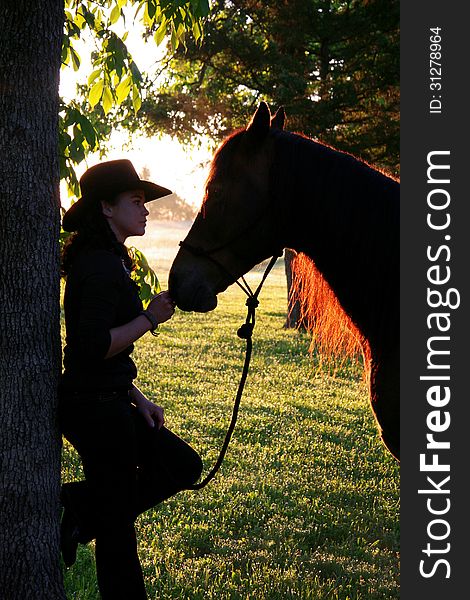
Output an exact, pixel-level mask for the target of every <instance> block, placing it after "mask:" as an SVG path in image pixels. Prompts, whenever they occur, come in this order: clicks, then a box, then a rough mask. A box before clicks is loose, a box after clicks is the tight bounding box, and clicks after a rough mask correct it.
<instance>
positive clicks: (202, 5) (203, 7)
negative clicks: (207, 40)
mask: <svg viewBox="0 0 470 600" xmlns="http://www.w3.org/2000/svg"><path fill="white" fill-rule="evenodd" d="M209 10H210V9H209V0H199V13H200V15H201V17H207V15H208V14H209Z"/></svg>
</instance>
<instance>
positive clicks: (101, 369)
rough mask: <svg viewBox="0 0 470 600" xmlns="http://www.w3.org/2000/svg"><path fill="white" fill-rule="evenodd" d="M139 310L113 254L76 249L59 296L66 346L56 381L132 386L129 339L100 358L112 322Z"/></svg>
mask: <svg viewBox="0 0 470 600" xmlns="http://www.w3.org/2000/svg"><path fill="white" fill-rule="evenodd" d="M141 310H142V302H141V300H140V298H139V295H138V288H137V285H136V284H135V283H134V282H133V281H132V280H131V278H130V277H129V275H128V274H127V272H126V271H125V269H124V265H123V263H122V260H121V258H120V257H119V256H117V255H116V254H114V253H113V252H111V251H109V250H90V251H87V252H83V253H82V254H80V255H79V256H78V257H77V258H76V259H75V260H74V262H73V264H72V266H71V268H70V271H69V273H68V275H67V282H66V285H65V295H64V311H65V326H66V346H65V348H64V372H63V375H62V380H61V385H62V386H63V387H65V388H67V389H73V390H83V391H85V390H109V389H113V388H123V387H128V388H130V387H131V386H132V381H133V379H135V377H136V376H137V369H136V366H135V364H134V361H133V360H132V359H131V357H130V355H131V353H132V350H133V349H134V346H133V344H131V345H130V346H128V347H127V348H125V349H124V350H122V351H121V352H120V353H119V354H116V355H115V356H112V357H111V358H106V359H105V356H106V354H107V352H108V350H109V346H110V344H111V334H110V332H109V330H110V329H112V328H113V327H119V326H120V325H124V324H125V323H128V322H129V321H132V319H135V318H136V317H137V316H138V314H139V313H140V311H141Z"/></svg>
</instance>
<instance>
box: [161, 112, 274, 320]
mask: <svg viewBox="0 0 470 600" xmlns="http://www.w3.org/2000/svg"><path fill="white" fill-rule="evenodd" d="M284 118H285V116H284V110H283V109H279V110H278V111H277V113H276V115H275V116H274V117H273V118H271V114H270V112H269V108H268V106H267V105H266V104H265V103H261V104H260V106H259V108H258V110H257V111H256V113H255V114H254V116H253V118H252V120H251V122H250V124H249V125H248V127H247V128H246V129H244V130H241V131H238V132H236V133H234V134H232V135H231V136H230V137H228V138H227V139H226V140H225V141H224V142H223V143H222V145H221V146H220V148H219V149H218V150H217V152H216V153H215V155H214V158H213V160H212V163H211V167H210V172H209V177H208V179H207V182H206V191H205V197H204V200H203V203H202V207H201V210H200V211H199V214H198V216H197V217H196V220H195V221H194V224H193V226H192V227H191V230H190V231H189V233H188V236H187V237H186V240H185V241H184V242H183V243H182V247H181V249H180V250H179V252H178V254H177V256H176V258H175V261H174V263H173V265H172V267H171V271H170V276H169V288H170V293H171V295H172V297H173V298H174V299H175V301H176V303H177V305H178V306H179V307H180V308H181V309H182V310H195V311H199V312H206V311H209V310H213V309H214V308H215V307H216V306H217V294H218V293H219V292H222V291H224V290H225V289H226V288H227V287H228V286H229V285H231V284H232V283H233V282H234V281H236V280H237V279H238V278H239V277H240V276H241V275H244V274H245V273H247V272H248V271H249V270H250V269H251V268H252V267H253V266H254V265H256V264H257V263H259V262H261V261H262V260H264V259H265V258H267V257H269V256H270V255H272V254H273V253H274V252H275V251H278V250H279V249H280V242H279V240H278V239H277V235H276V234H277V232H278V229H279V227H278V223H277V222H276V216H275V214H274V209H273V207H272V205H271V204H270V164H271V162H272V154H273V142H272V137H273V136H272V130H273V129H282V127H283V125H284Z"/></svg>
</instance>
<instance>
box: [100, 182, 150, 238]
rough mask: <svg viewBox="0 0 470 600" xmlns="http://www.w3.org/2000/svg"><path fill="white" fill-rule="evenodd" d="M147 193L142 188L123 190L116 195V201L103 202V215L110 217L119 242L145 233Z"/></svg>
mask: <svg viewBox="0 0 470 600" xmlns="http://www.w3.org/2000/svg"><path fill="white" fill-rule="evenodd" d="M144 203H145V195H144V192H143V191H142V190H131V191H129V192H122V193H121V194H119V195H118V196H116V203H115V204H113V205H111V204H108V203H107V202H102V203H101V204H102V206H103V215H104V216H105V217H106V218H107V219H108V223H109V226H110V227H111V229H112V230H113V232H114V234H115V235H116V238H117V239H118V241H119V242H122V243H124V242H125V241H126V239H127V238H128V237H131V236H133V235H144V233H145V225H146V223H147V215H148V214H149V211H148V210H147V209H146V207H145V204H144Z"/></svg>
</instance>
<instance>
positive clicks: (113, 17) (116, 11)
mask: <svg viewBox="0 0 470 600" xmlns="http://www.w3.org/2000/svg"><path fill="white" fill-rule="evenodd" d="M120 16H121V8H120V6H119V4H116V6H115V7H114V8H113V10H112V11H111V14H110V16H109V23H110V25H114V23H116V22H117V21H118V20H119V17H120Z"/></svg>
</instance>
